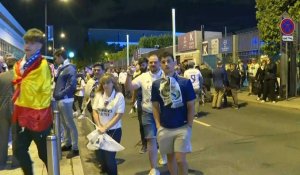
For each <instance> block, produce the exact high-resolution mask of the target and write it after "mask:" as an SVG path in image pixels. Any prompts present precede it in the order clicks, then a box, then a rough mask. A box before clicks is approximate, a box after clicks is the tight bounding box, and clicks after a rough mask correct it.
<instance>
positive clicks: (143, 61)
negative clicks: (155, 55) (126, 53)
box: [138, 57, 148, 65]
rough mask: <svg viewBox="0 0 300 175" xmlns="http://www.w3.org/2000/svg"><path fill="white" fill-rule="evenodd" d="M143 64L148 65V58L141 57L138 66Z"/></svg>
mask: <svg viewBox="0 0 300 175" xmlns="http://www.w3.org/2000/svg"><path fill="white" fill-rule="evenodd" d="M143 63H148V59H147V58H146V57H141V58H139V59H138V64H139V65H141V64H143Z"/></svg>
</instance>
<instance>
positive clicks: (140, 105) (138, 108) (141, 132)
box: [137, 102, 147, 147]
mask: <svg viewBox="0 0 300 175" xmlns="http://www.w3.org/2000/svg"><path fill="white" fill-rule="evenodd" d="M142 114H143V109H142V103H141V102H137V115H138V120H139V126H140V135H141V141H142V145H143V146H144V147H146V146H147V141H146V139H145V133H144V128H143V123H142Z"/></svg>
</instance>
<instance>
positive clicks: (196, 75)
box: [183, 68, 202, 90]
mask: <svg viewBox="0 0 300 175" xmlns="http://www.w3.org/2000/svg"><path fill="white" fill-rule="evenodd" d="M183 76H184V77H185V78H187V79H190V80H191V82H192V84H193V88H194V90H196V89H199V88H200V83H201V82H200V79H202V74H201V72H200V71H199V70H198V69H195V68H193V69H187V70H186V71H184V75H183Z"/></svg>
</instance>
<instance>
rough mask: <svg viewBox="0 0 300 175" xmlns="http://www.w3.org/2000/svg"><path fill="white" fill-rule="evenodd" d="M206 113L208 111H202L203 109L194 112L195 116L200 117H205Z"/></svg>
mask: <svg viewBox="0 0 300 175" xmlns="http://www.w3.org/2000/svg"><path fill="white" fill-rule="evenodd" d="M208 114H209V112H203V111H201V112H198V113H197V114H196V116H197V118H202V117H206V116H207V115H208Z"/></svg>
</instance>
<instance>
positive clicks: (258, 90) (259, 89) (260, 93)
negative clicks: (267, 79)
mask: <svg viewBox="0 0 300 175" xmlns="http://www.w3.org/2000/svg"><path fill="white" fill-rule="evenodd" d="M257 83H260V88H258V89H257V96H258V97H259V98H261V95H262V94H263V91H264V82H263V81H260V82H257Z"/></svg>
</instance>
